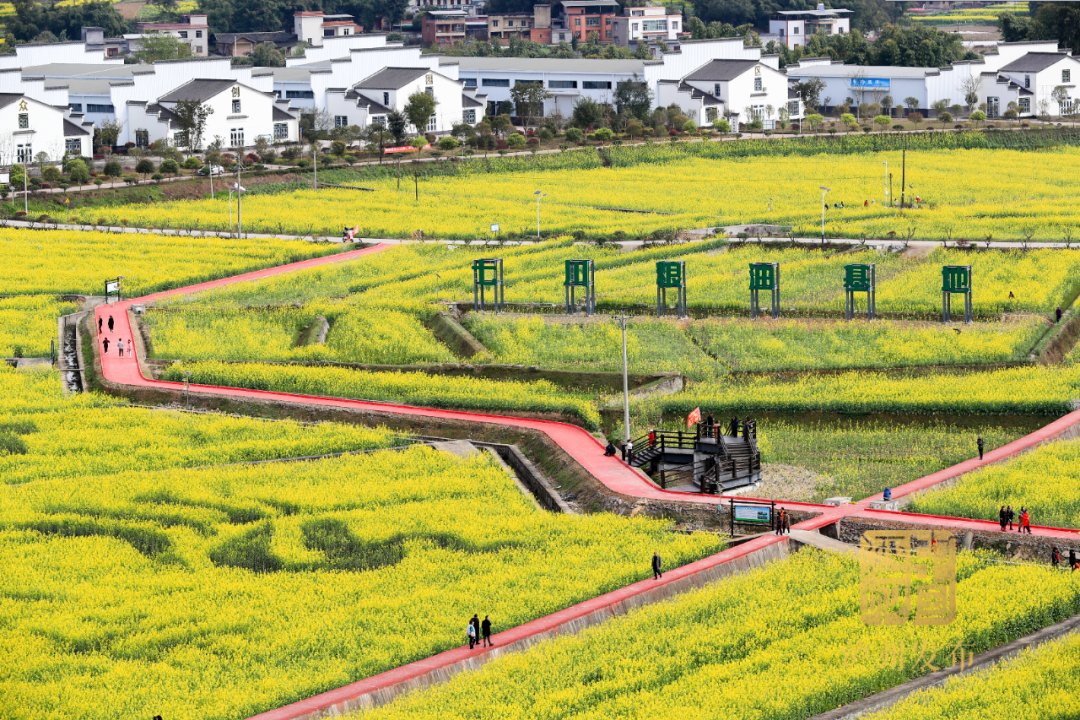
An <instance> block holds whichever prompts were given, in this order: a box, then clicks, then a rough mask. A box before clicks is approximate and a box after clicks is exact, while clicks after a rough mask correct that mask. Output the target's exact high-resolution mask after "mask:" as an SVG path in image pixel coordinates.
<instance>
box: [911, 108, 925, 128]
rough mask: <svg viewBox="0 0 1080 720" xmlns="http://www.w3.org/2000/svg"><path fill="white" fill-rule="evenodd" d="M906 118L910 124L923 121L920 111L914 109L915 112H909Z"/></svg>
mask: <svg viewBox="0 0 1080 720" xmlns="http://www.w3.org/2000/svg"><path fill="white" fill-rule="evenodd" d="M907 119H908V120H909V121H911V124H912V125H918V124H919V123H921V122H922V121H923V116H922V113H921V112H918V111H917V110H916V111H915V112H909V113H908V116H907Z"/></svg>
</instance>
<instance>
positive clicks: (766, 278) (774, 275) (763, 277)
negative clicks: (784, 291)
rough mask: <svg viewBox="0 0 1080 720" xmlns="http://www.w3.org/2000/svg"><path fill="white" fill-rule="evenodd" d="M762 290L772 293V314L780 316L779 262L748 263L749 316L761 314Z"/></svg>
mask: <svg viewBox="0 0 1080 720" xmlns="http://www.w3.org/2000/svg"><path fill="white" fill-rule="evenodd" d="M762 290H768V291H770V292H771V293H772V316H773V317H774V318H778V317H780V263H750V317H755V318H756V317H757V316H758V315H759V314H761V302H760V298H759V293H760V292H761V291H762Z"/></svg>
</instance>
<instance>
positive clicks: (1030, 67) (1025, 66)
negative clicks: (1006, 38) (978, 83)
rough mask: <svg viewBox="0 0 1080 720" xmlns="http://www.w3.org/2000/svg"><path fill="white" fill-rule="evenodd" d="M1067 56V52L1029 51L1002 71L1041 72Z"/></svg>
mask: <svg viewBox="0 0 1080 720" xmlns="http://www.w3.org/2000/svg"><path fill="white" fill-rule="evenodd" d="M1065 57H1066V55H1065V53H1038V52H1035V53H1028V54H1027V55H1021V56H1020V57H1018V58H1016V59H1015V60H1013V61H1012V62H1011V63H1009V64H1008V65H1006V66H1005V67H1003V68H1001V72H1027V73H1033V72H1040V71H1042V70H1045V69H1046V68H1048V67H1050V66H1051V65H1053V64H1054V63H1058V62H1061V60H1062V59H1064V58H1065Z"/></svg>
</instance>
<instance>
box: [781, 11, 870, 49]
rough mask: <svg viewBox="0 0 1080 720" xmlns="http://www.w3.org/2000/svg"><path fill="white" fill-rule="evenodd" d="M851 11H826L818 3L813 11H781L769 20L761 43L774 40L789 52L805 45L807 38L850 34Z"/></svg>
mask: <svg viewBox="0 0 1080 720" xmlns="http://www.w3.org/2000/svg"><path fill="white" fill-rule="evenodd" d="M850 16H851V10H844V9H840V8H837V9H828V10H827V9H826V8H825V5H824V4H823V3H818V5H817V9H815V10H781V11H779V12H777V13H776V14H775V15H773V17H772V18H770V19H769V33H768V35H764V36H762V38H761V39H762V42H768V41H769V40H776V41H778V42H780V43H783V44H784V45H785V46H786V47H787V48H788V49H789V50H794V49H795V48H798V47H802V46H804V45H806V43H807V41H808V39H809V36H812V35H816V34H821V35H844V34H846V33H849V32H851V17H850Z"/></svg>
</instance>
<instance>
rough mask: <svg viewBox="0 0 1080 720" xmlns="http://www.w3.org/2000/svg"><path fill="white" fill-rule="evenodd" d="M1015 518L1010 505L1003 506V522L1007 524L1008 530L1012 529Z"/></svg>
mask: <svg viewBox="0 0 1080 720" xmlns="http://www.w3.org/2000/svg"><path fill="white" fill-rule="evenodd" d="M1015 517H1016V513H1015V512H1013V509H1012V505H1006V506H1005V522H1006V523H1008V525H1009V529H1010V530H1012V529H1013V518H1015Z"/></svg>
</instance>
